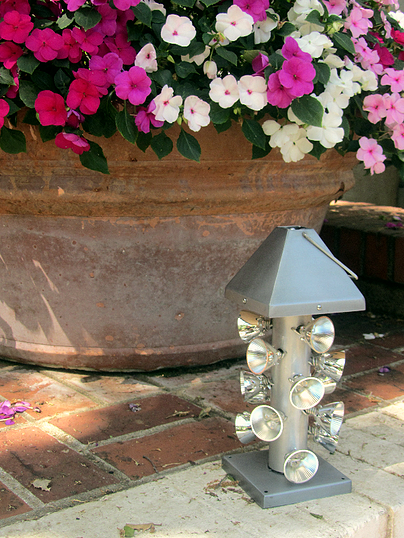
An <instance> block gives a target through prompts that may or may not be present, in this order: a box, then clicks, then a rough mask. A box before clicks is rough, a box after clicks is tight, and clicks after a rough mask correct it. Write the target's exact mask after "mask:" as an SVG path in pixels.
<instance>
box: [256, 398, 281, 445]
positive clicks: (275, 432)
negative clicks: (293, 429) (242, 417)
mask: <svg viewBox="0 0 404 538" xmlns="http://www.w3.org/2000/svg"><path fill="white" fill-rule="evenodd" d="M251 428H252V431H253V432H254V433H255V435H256V436H257V437H258V439H261V441H267V442H271V441H275V440H276V439H278V437H280V436H281V434H282V431H283V419H282V417H281V415H280V413H278V411H277V410H276V409H274V408H273V407H270V406H269V405H260V406H258V407H256V408H255V409H254V410H253V411H252V413H251Z"/></svg>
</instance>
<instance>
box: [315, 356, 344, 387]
mask: <svg viewBox="0 0 404 538" xmlns="http://www.w3.org/2000/svg"><path fill="white" fill-rule="evenodd" d="M310 364H311V366H313V367H314V368H315V372H316V373H321V374H325V375H326V376H329V377H331V378H332V379H333V380H334V381H335V383H338V381H339V380H340V379H341V377H342V373H343V371H344V368H345V351H333V352H332V353H324V354H322V355H318V356H314V357H311V360H310Z"/></svg>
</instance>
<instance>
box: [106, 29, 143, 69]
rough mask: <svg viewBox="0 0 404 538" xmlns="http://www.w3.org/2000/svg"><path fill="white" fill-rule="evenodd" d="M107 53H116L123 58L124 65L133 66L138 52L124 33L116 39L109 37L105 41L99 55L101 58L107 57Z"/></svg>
mask: <svg viewBox="0 0 404 538" xmlns="http://www.w3.org/2000/svg"><path fill="white" fill-rule="evenodd" d="M105 49H106V50H105ZM104 50H105V52H104ZM107 52H115V54H117V55H118V56H119V57H120V58H121V60H122V62H123V65H133V63H134V61H135V58H136V51H135V49H134V48H133V47H132V45H131V44H130V41H128V35H127V34H126V33H123V32H122V33H119V34H117V35H116V37H115V39H113V38H111V37H107V38H106V39H105V40H104V43H103V45H102V46H101V47H100V50H99V54H100V56H105V54H107Z"/></svg>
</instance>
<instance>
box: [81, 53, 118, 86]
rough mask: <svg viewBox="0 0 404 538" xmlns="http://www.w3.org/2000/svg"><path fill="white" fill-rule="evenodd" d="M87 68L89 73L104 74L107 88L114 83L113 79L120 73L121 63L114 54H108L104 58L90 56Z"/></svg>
mask: <svg viewBox="0 0 404 538" xmlns="http://www.w3.org/2000/svg"><path fill="white" fill-rule="evenodd" d="M89 67H90V70H91V71H102V72H103V73H104V74H105V77H106V82H107V87H109V86H111V84H113V83H114V81H115V77H116V76H117V75H118V74H119V73H120V72H121V71H122V67H123V62H122V60H121V58H120V57H119V56H118V55H117V54H116V53H115V52H108V53H107V54H106V55H105V56H103V57H101V56H97V55H95V56H92V57H91V58H90V62H89Z"/></svg>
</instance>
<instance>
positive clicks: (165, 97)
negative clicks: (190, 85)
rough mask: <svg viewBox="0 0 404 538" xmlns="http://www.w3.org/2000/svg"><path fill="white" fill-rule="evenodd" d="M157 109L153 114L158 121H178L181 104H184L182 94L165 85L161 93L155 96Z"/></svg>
mask: <svg viewBox="0 0 404 538" xmlns="http://www.w3.org/2000/svg"><path fill="white" fill-rule="evenodd" d="M154 103H155V105H156V109H155V110H154V111H153V114H154V116H155V118H156V120H158V121H168V123H174V122H175V121H177V118H178V114H179V113H180V106H181V105H182V97H181V96H180V95H174V90H173V89H172V88H170V87H169V86H167V84H165V86H163V89H162V90H161V93H160V94H159V95H158V96H157V97H155V98H154Z"/></svg>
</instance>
